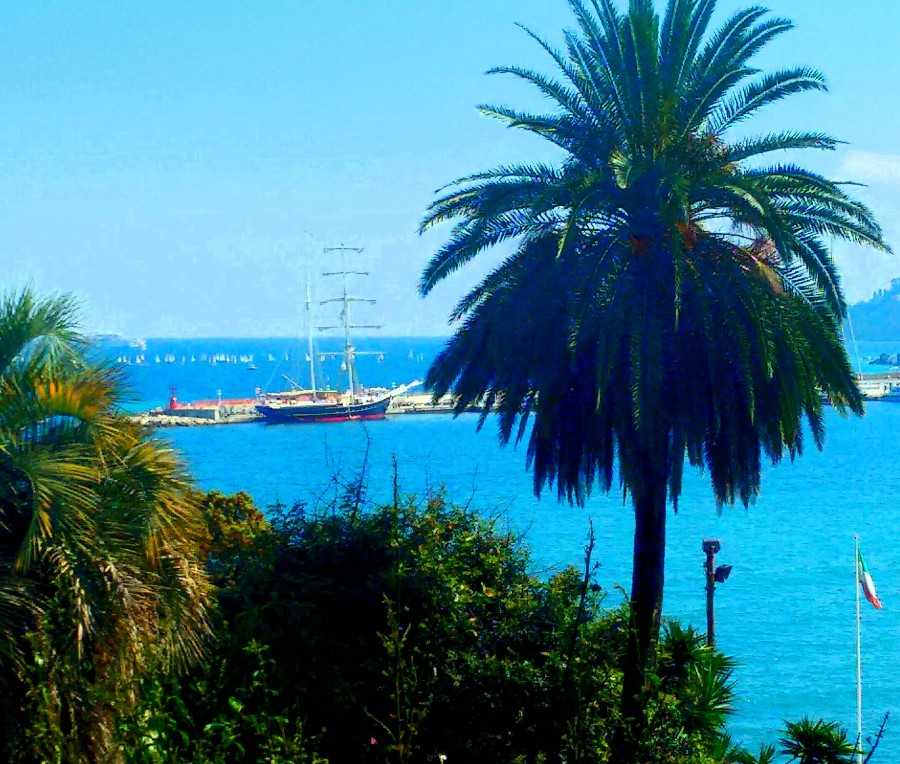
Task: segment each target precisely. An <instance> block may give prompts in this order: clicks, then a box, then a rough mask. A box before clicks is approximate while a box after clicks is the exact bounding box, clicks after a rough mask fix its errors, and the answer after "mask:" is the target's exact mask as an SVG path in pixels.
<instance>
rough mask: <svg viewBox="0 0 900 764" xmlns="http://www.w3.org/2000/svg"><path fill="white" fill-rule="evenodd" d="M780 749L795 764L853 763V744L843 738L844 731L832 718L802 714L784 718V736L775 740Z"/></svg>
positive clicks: (854, 750)
mask: <svg viewBox="0 0 900 764" xmlns="http://www.w3.org/2000/svg"><path fill="white" fill-rule="evenodd" d="M778 742H779V743H780V744H781V753H783V754H784V755H785V756H790V757H791V761H796V762H798V764H853V762H854V761H855V760H856V757H857V750H856V746H854V745H853V744H852V743H851V742H850V741H849V740H848V739H847V731H846V730H845V729H843V728H842V727H841V726H840V725H839V724H837V723H836V722H825V721H822V720H821V719H817V720H815V721H814V720H812V719H809V718H807V717H805V716H804V717H803V718H802V719H801V720H800V721H799V722H786V723H785V730H784V737H783V738H781V739H780V740H779V741H778Z"/></svg>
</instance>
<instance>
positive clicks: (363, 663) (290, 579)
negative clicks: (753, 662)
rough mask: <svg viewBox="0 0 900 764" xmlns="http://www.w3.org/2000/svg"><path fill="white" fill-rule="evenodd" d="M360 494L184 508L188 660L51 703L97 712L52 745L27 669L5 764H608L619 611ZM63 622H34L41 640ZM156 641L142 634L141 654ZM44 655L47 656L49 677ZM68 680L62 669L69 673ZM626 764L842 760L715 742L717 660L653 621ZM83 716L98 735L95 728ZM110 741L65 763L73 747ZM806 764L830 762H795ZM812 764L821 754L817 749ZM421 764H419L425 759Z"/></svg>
mask: <svg viewBox="0 0 900 764" xmlns="http://www.w3.org/2000/svg"><path fill="white" fill-rule="evenodd" d="M358 488H359V486H358V485H353V486H351V487H350V489H349V490H348V491H347V493H346V495H345V499H344V501H343V502H341V503H340V504H339V505H336V506H332V507H328V508H325V509H324V510H321V511H318V512H315V513H309V512H307V511H306V509H305V508H304V507H302V506H294V507H291V508H287V507H284V506H278V507H273V508H270V511H269V513H267V514H268V516H269V518H270V520H267V519H266V517H265V516H264V515H263V514H262V513H261V512H260V511H259V510H258V509H257V508H256V507H255V506H254V505H253V503H252V501H251V500H250V498H249V497H248V496H247V495H246V494H237V495H235V496H223V495H221V494H218V493H215V492H214V493H210V494H206V495H201V494H197V493H191V492H189V493H188V494H186V495H185V500H186V501H188V502H189V503H191V505H192V506H195V507H197V509H198V511H199V516H200V517H202V520H203V526H204V530H203V532H202V533H201V534H200V535H199V536H198V537H197V538H196V543H195V545H194V546H193V547H192V548H191V550H190V554H191V555H195V558H196V560H197V561H198V562H201V563H202V564H203V565H204V566H205V568H206V570H207V572H208V574H209V577H210V580H211V581H212V584H213V586H214V592H215V605H214V607H213V610H212V616H211V620H212V624H213V635H212V637H211V638H210V639H209V641H208V643H207V645H206V650H205V653H204V656H203V659H202V660H201V661H199V662H197V663H194V664H192V665H190V666H182V667H181V668H180V670H179V668H178V667H176V666H173V665H172V664H171V663H170V662H167V661H165V660H163V654H162V652H156V653H154V652H153V651H150V652H149V653H148V654H147V655H146V657H145V660H144V661H143V662H142V663H141V664H140V666H137V667H135V670H134V671H133V672H132V674H131V675H130V677H129V680H128V681H127V682H125V683H119V684H116V685H115V686H111V685H110V684H109V683H108V682H107V681H106V678H105V677H104V675H102V674H93V673H92V672H90V671H88V670H85V669H87V668H88V667H89V666H90V665H91V664H95V665H96V664H102V663H103V662H104V661H105V660H107V659H108V658H109V656H108V655H107V654H106V651H108V650H109V651H115V649H116V646H115V644H114V643H113V642H107V644H106V645H104V646H102V647H98V648H97V649H95V651H94V654H93V656H92V658H91V660H89V661H84V665H83V666H82V670H81V671H79V672H77V673H76V674H75V675H74V676H72V677H70V679H69V681H70V682H71V683H70V684H69V685H68V686H67V687H66V691H67V692H72V693H75V694H76V695H82V696H87V697H102V698H103V699H104V702H103V704H102V705H98V706H95V707H94V708H93V710H90V709H88V710H86V713H85V715H84V716H83V717H82V718H80V719H78V720H75V721H76V724H81V725H83V727H78V726H75V727H68V728H66V727H62V728H60V727H59V726H58V725H59V724H60V721H61V720H60V717H59V714H58V710H57V707H56V706H55V705H54V704H52V703H47V702H46V700H45V698H46V696H47V694H48V693H53V692H54V691H55V687H54V685H53V683H52V681H51V674H52V672H50V671H48V669H47V663H46V662H45V661H46V660H47V656H45V655H38V654H35V655H34V656H31V657H30V658H29V659H28V660H27V661H25V662H24V663H23V664H21V665H22V673H21V674H20V679H21V681H22V683H23V686H24V687H25V688H26V692H25V694H24V695H23V696H21V698H22V700H21V701H20V702H22V703H23V704H24V705H23V706H22V708H21V711H22V712H23V713H22V714H20V715H19V716H18V717H10V716H7V717H4V719H3V722H2V724H3V727H2V728H0V741H2V744H0V745H2V748H0V756H4V757H5V758H4V760H9V761H11V762H20V763H21V764H26V763H27V764H31V763H32V762H59V763H60V764H62V763H64V762H65V763H68V762H72V763H73V764H74V763H75V762H85V763H87V762H95V761H110V762H122V763H123V764H126V763H127V764H131V763H134V764H161V763H162V762H191V764H214V763H216V764H218V763H220V762H221V763H224V762H235V763H236V762H254V763H256V762H259V763H260V764H262V763H263V762H278V763H280V764H288V763H289V762H309V763H310V764H313V763H314V762H318V763H319V764H323V763H324V762H329V761H330V762H345V761H354V762H357V761H358V762H366V761H370V762H412V761H428V760H430V761H441V760H444V759H442V758H441V757H446V761H449V762H455V761H456V762H486V761H490V762H607V761H613V759H610V752H609V746H610V741H611V739H612V737H613V735H614V733H615V731H616V729H617V728H618V725H620V723H621V716H620V711H619V699H620V694H621V687H622V668H623V661H624V657H625V653H626V641H627V634H628V628H627V622H628V617H627V610H626V608H625V607H624V606H619V607H606V608H605V607H604V604H605V602H604V600H605V596H606V593H605V592H603V591H601V590H600V589H599V587H597V585H596V584H595V583H594V582H593V580H592V575H591V574H592V571H593V567H592V564H591V561H590V555H591V547H590V543H589V544H588V545H587V548H586V555H585V564H584V568H583V569H582V570H580V571H579V570H575V569H574V568H570V569H567V570H564V571H562V572H560V573H558V574H556V575H555V576H553V577H551V578H550V579H549V580H543V579H540V578H537V577H535V576H533V575H532V574H530V573H529V565H528V553H527V549H526V548H525V547H524V546H522V544H521V543H519V542H518V541H517V540H516V539H515V537H513V536H512V535H510V534H509V533H508V532H505V531H502V530H501V523H500V521H499V520H485V519H482V518H480V517H478V516H477V515H475V514H474V512H472V511H470V510H468V509H464V508H460V507H456V506H453V505H451V504H449V503H448V502H447V501H446V500H445V499H444V498H443V497H442V496H433V497H431V498H430V499H428V500H426V501H423V502H420V503H417V502H415V501H414V500H412V499H406V500H398V501H397V502H395V503H394V504H391V505H389V506H382V507H369V506H368V505H366V504H365V503H364V502H362V501H361V494H360V492H359V490H358ZM54 615H56V616H58V619H59V620H60V621H62V620H64V619H65V617H66V613H65V611H64V610H61V611H56V609H55V608H54V607H52V606H51V607H50V609H49V611H48V613H47V614H46V615H45V619H44V620H42V621H39V622H37V623H36V625H35V630H34V631H32V632H31V634H32V637H36V636H37V635H39V634H40V633H41V632H42V630H43V629H44V626H43V623H44V621H45V620H46V619H48V618H52V617H54ZM154 636H155V634H148V635H147V637H148V642H150V641H152V638H153V637H154ZM62 658H63V657H62V656H59V655H54V656H52V657H51V660H55V661H61V666H63V667H65V662H64V660H61V659H62ZM69 668H70V669H71V668H72V667H69ZM650 671H651V677H652V686H653V688H654V690H653V692H652V694H650V696H649V697H648V707H647V719H648V725H647V732H646V734H645V736H644V737H643V739H642V741H641V745H640V756H641V760H642V761H645V762H647V763H648V764H651V763H653V762H659V763H660V764H662V763H666V764H676V763H680V764H688V763H689V762H690V763H692V764H693V763H700V764H702V763H704V762H706V764H714V763H715V764H728V763H732V764H752V763H753V762H774V761H776V760H778V761H787V760H794V761H810V762H812V761H817V762H818V761H821V762H827V761H833V762H849V761H851V759H850V758H849V754H850V753H851V752H852V751H853V750H854V749H853V746H852V745H851V744H850V743H849V742H848V741H847V738H846V734H845V732H844V731H843V730H841V729H840V728H838V727H837V726H836V725H833V724H826V723H824V722H814V721H811V720H802V721H801V722H798V723H796V724H793V725H788V727H787V728H786V730H785V734H784V737H783V739H782V740H781V741H780V748H781V750H782V751H783V753H784V755H785V757H792V758H781V759H776V758H774V757H775V749H774V748H771V747H764V748H763V749H762V750H761V751H760V752H759V754H758V755H752V754H750V753H749V752H747V751H746V750H743V749H741V748H740V747H738V746H735V745H733V744H732V742H731V741H730V740H729V738H728V736H727V734H726V726H725V725H726V720H727V717H728V714H729V713H730V710H731V704H732V700H733V694H734V687H733V682H732V679H731V671H732V662H731V660H730V659H729V658H727V657H725V656H723V655H721V654H719V653H717V652H715V651H714V650H711V649H709V648H707V647H706V646H705V644H704V641H703V639H702V637H701V635H699V634H697V633H696V632H694V631H692V630H691V629H686V628H683V627H682V626H680V625H679V624H678V623H677V622H670V623H668V624H666V626H665V628H664V630H663V636H662V638H661V641H660V647H659V650H658V651H657V654H656V659H655V662H654V664H653V666H652V667H651V669H650ZM92 715H95V716H96V717H98V718H91V717H92ZM101 722H102V724H103V725H105V726H106V727H107V728H108V729H109V734H107V735H105V736H104V737H103V738H98V737H90V738H89V739H87V741H86V743H85V744H84V745H82V746H81V747H79V748H78V749H77V750H75V749H74V748H73V747H72V745H71V744H70V742H71V741H70V736H71V735H72V734H73V733H74V732H76V731H77V730H78V729H82V728H83V729H94V728H95V727H96V726H98V725H99V724H100V723H101ZM811 751H812V752H813V753H812V754H811V756H820V755H821V754H822V753H823V752H824V754H825V755H826V756H831V758H812V757H807V758H803V757H804V756H806V755H807V754H809V753H810V752H811ZM816 752H818V753H816ZM429 757H430V758H429Z"/></svg>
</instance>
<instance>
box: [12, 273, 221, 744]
mask: <svg viewBox="0 0 900 764" xmlns="http://www.w3.org/2000/svg"><path fill="white" fill-rule="evenodd" d="M89 356H90V350H89V346H88V344H87V342H86V341H85V339H84V337H82V336H81V335H80V334H79V333H78V331H77V310H76V305H75V303H74V302H73V300H72V299H71V298H68V297H50V298H45V299H40V298H38V297H36V296H35V295H34V293H33V292H32V291H31V290H30V289H26V290H23V291H21V292H19V293H17V294H12V295H7V296H6V297H3V298H2V299H0V673H2V675H3V676H4V678H5V679H6V682H7V683H6V684H5V686H7V687H10V688H16V687H18V689H19V690H20V691H21V692H26V691H29V692H31V691H33V690H34V689H35V688H30V689H29V688H27V687H21V686H19V685H18V684H17V681H18V680H16V679H15V677H16V676H18V677H21V676H25V675H27V673H28V670H29V668H28V667H29V666H33V665H36V664H35V663H34V661H35V660H43V659H44V658H45V657H46V655H43V656H42V655H39V654H38V653H40V652H41V651H42V650H43V651H45V652H46V653H47V654H48V655H52V656H54V657H53V663H54V664H55V663H60V664H62V663H66V662H67V661H68V664H67V665H69V666H70V667H73V668H72V671H71V672H70V673H69V674H68V675H67V676H77V677H80V678H79V679H78V680H73V681H75V682H76V685H78V686H71V683H70V684H69V685H65V684H64V685H60V686H50V687H45V688H42V689H41V692H44V693H45V695H44V697H45V699H46V698H51V700H52V702H53V703H55V702H58V703H59V704H63V705H65V706H67V708H68V710H67V711H66V712H65V714H63V713H62V712H60V713H61V714H62V715H64V716H70V717H71V718H72V719H77V720H80V721H81V722H84V724H85V725H86V726H88V727H89V726H91V724H93V723H95V722H97V720H98V719H99V718H100V714H99V712H98V708H97V706H96V705H92V704H94V703H95V702H96V696H92V694H91V692H90V690H89V688H88V684H93V685H103V684H104V683H105V685H106V686H107V687H110V688H115V687H117V686H119V685H121V686H122V689H123V691H124V687H125V683H126V682H127V680H128V677H129V676H131V675H132V674H133V673H134V672H135V671H136V670H139V668H140V667H141V666H142V665H144V664H145V663H146V661H147V660H148V658H149V656H150V655H151V654H153V655H155V656H157V657H158V658H160V659H161V660H163V662H164V663H165V664H167V665H170V666H177V665H185V664H187V663H190V662H192V661H194V660H196V659H197V658H198V657H199V655H200V653H201V649H202V643H203V640H204V638H205V637H206V635H207V633H208V632H209V626H208V623H207V615H206V613H207V601H208V596H209V586H208V583H207V579H206V575H205V573H204V571H203V569H202V566H201V565H200V562H199V557H198V555H197V553H196V552H197V544H198V542H199V540H200V539H201V538H202V533H203V526H202V525H201V523H200V515H199V512H198V511H197V507H196V502H195V501H194V499H192V498H190V496H189V495H188V494H186V493H185V491H186V489H187V488H188V485H189V483H188V480H187V478H186V476H185V474H184V471H183V469H182V466H181V464H180V463H179V461H178V459H177V458H176V457H175V455H174V454H173V453H172V452H171V451H170V450H169V449H168V448H166V447H165V446H164V445H163V444H162V443H161V442H159V441H157V440H155V439H153V438H151V437H149V436H148V433H146V432H145V431H143V430H142V429H141V428H140V427H138V426H137V425H135V424H133V423H132V422H131V421H129V420H128V419H127V417H125V416H124V415H123V414H122V412H121V409H120V403H121V394H122V380H121V379H120V378H119V376H118V375H117V374H116V373H115V372H114V371H113V370H111V369H110V368H109V367H107V366H105V365H103V364H101V363H96V362H93V361H92V360H91V359H90V357H89ZM29 633H30V634H31V635H32V638H26V636H27V634H29ZM45 665H49V664H45ZM86 666H89V667H90V670H89V671H88V672H87V674H84V670H85V669H84V667H86ZM23 672H24V673H23ZM48 672H49V673H48V674H47V677H48V681H50V682H51V684H52V682H53V681H59V682H63V681H64V680H63V679H62V677H63V676H64V672H62V671H61V670H58V671H56V670H53V671H51V670H50V669H48ZM53 677H55V678H56V679H55V680H54V679H53ZM88 678H89V679H90V682H88ZM82 679H83V680H84V682H83V683H81V682H82ZM66 681H68V680H66ZM46 693H49V694H46ZM113 694H116V693H115V692H113ZM6 695H7V698H6V700H8V701H10V702H13V701H11V700H10V695H9V693H7V694H6ZM13 695H15V692H13ZM48 702H50V701H48ZM79 723H80V722H79ZM95 732H96V730H95ZM92 734H93V733H92ZM93 736H94V738H95V739H101V738H102V737H103V734H102V733H97V734H94V735H93ZM0 737H5V736H4V735H0ZM75 737H77V736H75ZM9 739H12V738H11V737H10V738H9ZM95 753H96V751H95Z"/></svg>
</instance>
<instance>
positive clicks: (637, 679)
mask: <svg viewBox="0 0 900 764" xmlns="http://www.w3.org/2000/svg"><path fill="white" fill-rule="evenodd" d="M643 466H644V467H645V469H644V476H645V479H644V481H643V482H642V485H641V486H640V488H639V489H638V490H635V491H634V492H633V494H632V501H633V505H634V519H635V527H634V562H633V565H634V568H633V572H632V578H631V624H630V625H631V628H630V634H629V639H628V648H627V651H626V654H625V671H624V676H623V684H622V716H623V718H624V720H625V725H626V729H625V730H623V732H624V739H623V740H621V741H620V743H622V744H625V739H627V740H628V741H629V742H630V744H629V745H627V748H626V749H623V748H620V749H619V751H620V752H621V756H620V757H619V758H617V759H616V760H617V761H623V762H625V761H632V760H633V759H634V753H635V751H634V748H633V746H634V745H635V744H636V743H637V742H638V741H639V739H640V736H641V734H642V732H643V728H644V722H645V717H644V703H643V700H644V690H645V685H646V679H647V669H648V667H649V666H650V665H651V664H652V662H653V656H654V653H655V650H656V643H657V640H658V639H659V628H660V615H661V613H662V600H663V583H664V580H665V559H666V498H667V492H666V488H667V480H666V455H665V451H664V450H663V451H662V452H661V455H660V456H657V457H656V458H655V459H651V458H645V459H644V465H643ZM620 737H621V736H620ZM626 751H628V752H629V753H630V754H631V755H629V754H628V753H626Z"/></svg>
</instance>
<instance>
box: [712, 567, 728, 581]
mask: <svg viewBox="0 0 900 764" xmlns="http://www.w3.org/2000/svg"><path fill="white" fill-rule="evenodd" d="M732 567H733V566H731V565H717V566H716V572H715V573H714V574H713V578H714V579H715V581H716V583H717V584H724V583H725V581H726V580H728V576H730V575H731V568H732Z"/></svg>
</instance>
